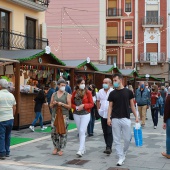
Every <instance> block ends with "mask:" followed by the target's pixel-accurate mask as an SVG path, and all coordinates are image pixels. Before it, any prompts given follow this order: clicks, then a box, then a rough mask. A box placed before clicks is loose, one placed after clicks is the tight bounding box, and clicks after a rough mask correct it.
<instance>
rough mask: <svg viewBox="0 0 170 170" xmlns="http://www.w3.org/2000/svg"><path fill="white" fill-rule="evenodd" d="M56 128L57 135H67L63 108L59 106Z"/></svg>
mask: <svg viewBox="0 0 170 170" xmlns="http://www.w3.org/2000/svg"><path fill="white" fill-rule="evenodd" d="M54 126H55V127H56V133H58V134H60V135H62V134H66V127H65V123H64V118H63V114H62V109H61V106H57V111H56V118H55V121H54Z"/></svg>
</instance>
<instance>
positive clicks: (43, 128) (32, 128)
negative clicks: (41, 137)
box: [29, 126, 47, 132]
mask: <svg viewBox="0 0 170 170" xmlns="http://www.w3.org/2000/svg"><path fill="white" fill-rule="evenodd" d="M29 128H30V129H31V131H33V132H34V126H30V127H29ZM45 129H47V127H45V126H43V127H42V128H41V130H45Z"/></svg>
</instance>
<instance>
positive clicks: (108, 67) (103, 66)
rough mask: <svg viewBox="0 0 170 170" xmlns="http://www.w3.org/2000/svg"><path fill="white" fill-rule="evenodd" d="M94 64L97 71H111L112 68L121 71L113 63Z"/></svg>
mask: <svg viewBox="0 0 170 170" xmlns="http://www.w3.org/2000/svg"><path fill="white" fill-rule="evenodd" d="M95 66H96V67H97V68H98V69H99V71H101V72H104V73H108V72H111V71H112V70H113V69H117V71H118V72H119V73H121V71H120V70H119V68H118V67H117V66H116V67H115V66H114V65H106V64H96V65H95Z"/></svg>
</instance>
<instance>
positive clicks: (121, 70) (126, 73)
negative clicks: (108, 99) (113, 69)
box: [120, 69, 134, 76]
mask: <svg viewBox="0 0 170 170" xmlns="http://www.w3.org/2000/svg"><path fill="white" fill-rule="evenodd" d="M133 71H134V70H133V69H120V72H121V73H122V74H123V75H124V76H128V75H131V74H132V73H133Z"/></svg>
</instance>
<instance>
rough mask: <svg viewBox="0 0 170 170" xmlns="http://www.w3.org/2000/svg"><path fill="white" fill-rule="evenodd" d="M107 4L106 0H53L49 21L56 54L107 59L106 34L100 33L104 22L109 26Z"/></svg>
mask: <svg viewBox="0 0 170 170" xmlns="http://www.w3.org/2000/svg"><path fill="white" fill-rule="evenodd" d="M103 4H105V2H104V0H93V1H84V0H78V1H77V0H72V1H68V0H62V1H57V0H50V4H49V9H48V10H47V11H46V23H47V35H48V39H49V43H50V47H51V51H52V53H54V54H55V55H56V56H57V57H58V58H60V59H62V60H70V59H71V60H75V59H76V60H77V59H83V60H84V59H86V58H87V57H89V58H90V59H91V61H94V62H99V60H100V58H101V59H102V58H105V57H102V56H104V55H105V54H104V52H103V50H102V49H103V48H104V46H105V37H104V36H103V35H100V34H102V33H100V27H101V26H100V25H102V28H103V27H104V26H103V23H104V25H105V11H106V9H105V6H104V5H103ZM100 16H101V18H102V19H103V20H101V19H100ZM103 30H104V31H105V27H104V29H103ZM100 36H101V37H102V38H100ZM103 40H104V42H103ZM100 55H101V57H100Z"/></svg>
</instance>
